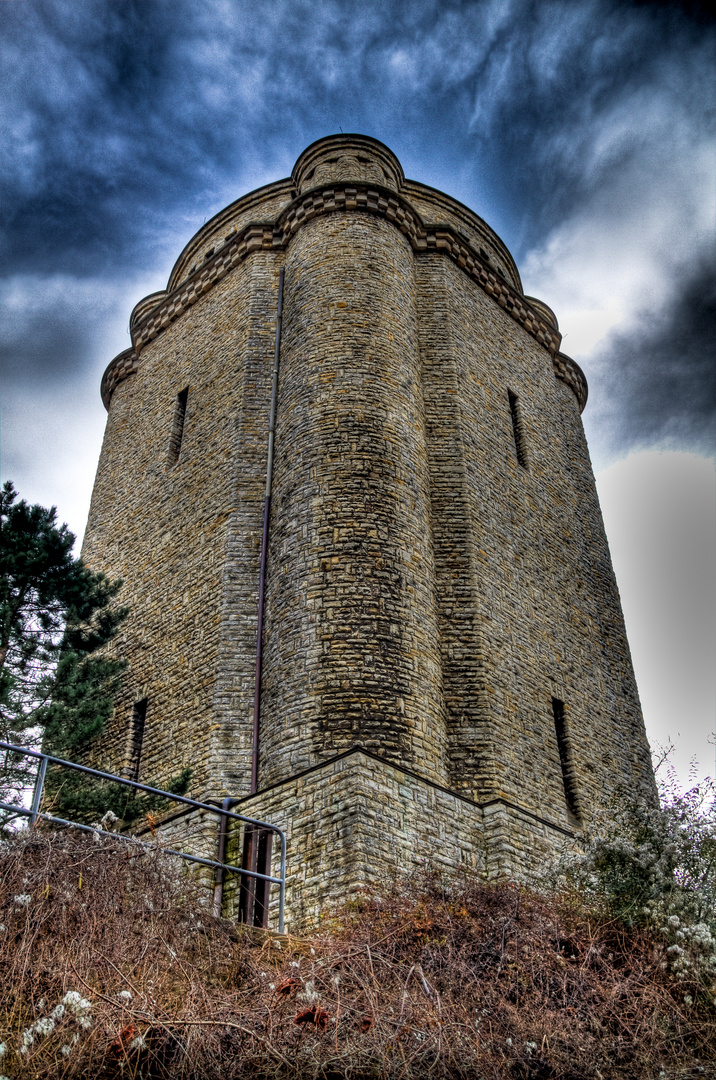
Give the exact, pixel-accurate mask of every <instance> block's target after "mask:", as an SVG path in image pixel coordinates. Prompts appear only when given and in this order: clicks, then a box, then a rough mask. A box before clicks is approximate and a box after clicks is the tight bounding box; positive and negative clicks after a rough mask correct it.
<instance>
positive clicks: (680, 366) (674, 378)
mask: <svg viewBox="0 0 716 1080" xmlns="http://www.w3.org/2000/svg"><path fill="white" fill-rule="evenodd" d="M589 370H590V386H591V391H590V392H591V402H590V406H591V413H592V415H588V416H586V417H585V420H586V421H587V426H588V430H589V431H590V433H591V440H590V441H591V442H593V444H594V447H595V448H601V450H602V452H603V453H604V454H605V455H606V456H611V457H616V456H622V455H623V454H625V453H627V452H628V451H630V450H635V449H641V448H644V447H649V446H658V447H662V448H668V449H683V450H691V451H694V452H696V453H701V454H705V455H710V454H714V453H716V257H715V256H714V255H713V253H710V257H709V258H704V259H702V260H700V261H698V262H697V264H696V265H695V266H692V267H687V268H684V270H683V273H682V276H681V278H680V279H679V281H678V282H677V283H676V291H675V293H674V295H673V297H672V299H671V301H670V303H669V304H668V305H667V306H666V308H665V309H664V310H663V311H660V312H659V313H658V314H653V313H652V314H649V315H648V316H647V317H646V318H643V319H639V320H637V322H636V325H635V326H634V327H633V328H632V329H630V330H629V331H628V332H616V333H613V334H611V335H609V337H608V338H607V340H606V342H605V343H604V344H603V346H602V347H601V348H600V349H599V350H598V352H597V354H596V355H595V356H594V357H593V359H592V361H591V363H590V365H589Z"/></svg>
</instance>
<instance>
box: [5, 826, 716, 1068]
mask: <svg viewBox="0 0 716 1080" xmlns="http://www.w3.org/2000/svg"><path fill="white" fill-rule="evenodd" d="M17 898H19V899H17ZM25 898H29V899H25ZM0 923H1V924H2V925H3V926H4V930H3V931H0V965H1V970H0V980H1V983H2V990H1V993H2V998H1V1000H0V1042H2V1043H4V1044H5V1046H6V1052H5V1054H4V1056H2V1057H0V1074H4V1075H5V1076H8V1077H11V1078H15V1077H28V1078H30V1077H32V1078H37V1080H61V1078H69V1077H73V1078H75V1077H86V1078H88V1080H89V1078H92V1080H94V1078H103V1077H120V1076H121V1077H124V1078H129V1077H132V1078H134V1077H136V1078H139V1077H155V1078H171V1080H232V1078H238V1077H257V1078H269V1077H306V1078H308V1077H316V1078H318V1077H324V1078H330V1080H339V1078H356V1080H359V1078H360V1080H368V1078H369V1077H370V1078H376V1080H378V1078H386V1080H387V1078H391V1080H415V1078H424V1077H434V1078H436V1080H438V1078H447V1077H451V1078H453V1077H454V1078H458V1077H459V1078H465V1080H468V1078H470V1080H472V1078H474V1080H478V1078H479V1080H497V1078H510V1080H512V1078H515V1080H552V1078H553V1080H582V1078H595V1080H600V1078H602V1080H609V1078H616V1077H624V1078H627V1077H628V1078H630V1080H657V1078H658V1077H662V1078H671V1077H676V1076H679V1077H693V1078H694V1080H695V1078H696V1077H703V1076H706V1077H709V1076H710V1077H713V1076H716V1069H715V1068H714V1062H715V1061H716V1009H715V1008H714V1002H713V996H714V987H711V988H707V987H705V986H703V985H702V984H697V983H696V982H691V983H689V982H683V981H682V982H679V981H677V980H675V979H674V978H673V977H672V976H671V975H670V974H669V972H668V970H667V969H665V967H664V960H665V957H664V952H663V946H662V945H661V944H660V943H659V942H657V941H654V940H653V939H651V938H649V937H648V936H646V935H645V934H643V933H641V932H635V931H627V930H625V929H623V928H619V927H618V926H615V925H593V924H592V923H591V922H590V919H589V916H588V914H587V913H585V912H584V911H579V910H575V909H573V908H572V909H569V908H566V907H564V906H560V905H559V904H558V903H557V904H555V903H554V902H553V901H548V900H547V899H545V898H540V897H538V896H535V895H533V894H530V893H529V892H526V891H524V890H521V889H517V888H514V887H510V886H509V885H498V886H494V885H491V886H487V885H482V884H479V883H477V882H475V881H467V880H466V881H462V882H461V881H453V882H452V883H451V884H450V886H449V889H448V888H445V887H443V886H442V885H441V883H440V882H439V881H438V880H437V879H436V878H431V877H430V876H426V877H425V878H424V880H422V881H421V882H417V881H413V882H412V883H408V884H407V885H405V884H404V885H403V886H402V888H400V889H398V888H393V889H392V890H388V895H387V896H386V898H385V899H384V900H382V901H376V900H366V901H365V903H364V904H362V905H357V906H354V907H353V909H352V910H350V911H348V912H346V913H344V914H343V915H342V916H341V917H340V918H336V919H334V920H332V921H331V922H330V924H328V923H327V924H326V927H325V928H324V930H323V932H322V933H321V934H320V935H316V936H315V937H313V938H311V939H310V940H309V939H308V938H304V939H300V940H299V939H295V940H292V939H284V940H283V941H282V942H281V943H280V944H281V948H277V947H276V942H275V941H274V940H272V939H270V938H261V939H259V940H257V939H256V937H254V936H252V935H251V934H249V933H248V932H247V931H245V930H244V929H242V928H241V927H236V926H235V925H232V924H230V923H228V922H225V921H216V920H213V919H212V918H211V917H210V916H209V914H208V913H207V911H206V909H205V908H203V907H202V906H201V904H200V902H199V897H198V895H197V893H196V892H195V890H194V889H193V887H192V885H191V883H190V882H189V881H188V880H187V878H186V877H184V876H182V873H181V871H180V870H179V869H178V867H177V864H176V862H175V861H170V859H169V857H168V856H165V855H163V854H162V853H161V851H159V850H157V851H156V852H153V853H152V854H150V855H147V854H142V853H141V851H140V850H139V849H135V848H132V847H129V846H128V845H127V844H123V843H121V842H120V841H111V840H102V841H101V842H95V841H94V840H93V839H92V838H91V837H89V838H88V837H86V836H76V835H72V834H69V833H65V834H49V833H44V832H35V833H33V834H30V835H26V836H25V837H23V838H17V839H15V840H12V841H11V842H9V843H7V844H3V845H2V847H1V848H0ZM72 991H75V992H77V995H78V996H79V998H80V999H81V1000H80V1002H78V1001H77V998H75V997H70V998H69V999H67V998H66V995H67V994H68V992H72ZM120 995H123V997H120ZM129 995H131V1000H130V999H129ZM123 998H124V1000H123ZM688 998H691V999H692V1004H688V1003H687V1000H685V999H688ZM63 999H65V1001H66V1002H67V1004H66V1005H65V1008H64V1012H63V1014H62V1015H61V1016H59V1015H58V1014H57V1013H56V1014H55V1018H54V1027H53V1028H52V1030H46V1029H48V1028H49V1027H50V1025H49V1024H45V1025H44V1029H45V1033H43V1025H42V1023H40V1022H41V1021H42V1020H43V1019H47V1018H51V1017H52V1014H53V1010H55V1009H56V1007H57V1006H58V1005H59V1004H61V1003H62V1001H63ZM38 1023H39V1029H38V1026H37V1025H38ZM28 1029H31V1030H32V1035H33V1039H32V1042H29V1041H28V1040H27V1039H26V1040H25V1046H26V1052H25V1053H20V1052H19V1051H20V1049H21V1047H22V1043H23V1032H26V1031H28ZM63 1048H65V1049H64V1051H63Z"/></svg>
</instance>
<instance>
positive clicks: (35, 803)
mask: <svg viewBox="0 0 716 1080" xmlns="http://www.w3.org/2000/svg"><path fill="white" fill-rule="evenodd" d="M0 750H5V751H10V752H11V753H13V754H21V755H23V756H24V757H29V758H35V759H36V760H37V761H38V762H39V765H38V769H37V776H36V778H35V786H34V789H33V792H32V801H31V803H30V807H29V808H27V807H24V806H13V805H11V804H9V803H4V802H0V810H9V811H10V812H12V813H13V814H19V815H21V816H23V817H28V818H29V819H30V826H33V825H34V824H35V822H36V821H38V819H39V820H41V821H47V822H49V823H50V824H53V825H66V826H68V827H69V828H72V829H82V830H83V831H84V832H91V833H98V834H99V835H101V836H111V837H113V838H114V839H119V840H127V841H130V842H131V843H134V844H139V845H140V846H141V847H145V848H151V847H152V846H153V845H152V844H151V843H145V842H144V841H142V840H138V839H137V838H136V837H135V836H128V835H126V834H125V833H113V832H109V831H107V830H106V829H101V828H98V827H97V826H96V825H82V824H80V822H78V821H67V820H66V819H65V818H60V817H55V816H54V815H53V814H46V813H43V812H42V811H41V810H40V806H41V803H42V793H43V789H44V786H45V775H46V773H47V765H48V763H49V764H51V765H61V766H63V767H64V768H67V769H73V770H74V771H75V772H80V773H85V774H86V775H87V776H96V777H98V778H99V779H100V780H109V781H111V782H112V783H114V784H124V785H125V787H131V788H134V789H135V790H136V791H144V792H146V793H147V794H148V795H159V796H161V797H162V798H164V799H171V800H172V801H173V802H178V803H183V804H184V805H185V806H190V807H193V808H194V809H195V810H205V811H208V813H210V814H216V815H217V817H218V818H219V819H221V820H223V821H226V819H227V818H233V819H234V820H235V821H241V822H243V823H244V824H246V825H252V826H254V827H256V828H259V829H268V830H269V831H270V832H273V833H276V835H277V836H278V837H279V839H280V841H281V869H280V873H279V877H272V876H271V875H270V874H260V873H258V871H255V870H245V869H243V867H240V866H233V865H232V864H231V863H225V862H217V861H216V860H214V859H202V858H201V857H200V856H198V855H190V854H189V853H188V852H186V851H175V850H174V849H173V848H162V850H163V851H165V852H166V853H167V854H168V855H176V856H177V857H178V858H180V859H184V860H185V861H186V862H193V863H199V864H200V865H201V866H210V867H212V868H213V869H214V870H220V871H225V870H228V871H230V873H232V874H239V875H241V876H243V877H248V878H259V879H261V880H262V881H266V882H268V884H269V889H270V887H271V885H278V886H279V902H278V932H279V933H280V934H282V933H283V921H284V920H283V915H284V907H285V903H286V836H285V834H284V833H283V832H282V831H281V829H279V828H278V826H277V825H270V824H269V823H268V822H267V821H259V820H258V819H257V818H250V817H245V816H244V815H243V814H235V813H234V812H233V811H232V810H229V809H228V808H225V807H219V806H212V804H211V803H204V802H199V801H198V800H197V799H189V798H188V797H187V796H186V795H174V794H172V792H170V791H162V789H161V788H154V787H149V785H148V784H140V783H139V781H138V780H127V779H125V777H123V776H114V775H113V774H112V773H106V772H101V771H100V770H99V769H90V768H89V766H87V765H78V764H77V763H76V762H74V761H65V760H64V759H63V758H58V757H53V756H52V754H42V753H40V752H39V751H38V750H28V749H26V748H25V747H22V746H15V745H14V744H13V743H7V742H2V741H0ZM160 828H161V824H160Z"/></svg>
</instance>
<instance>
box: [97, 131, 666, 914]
mask: <svg viewBox="0 0 716 1080" xmlns="http://www.w3.org/2000/svg"><path fill="white" fill-rule="evenodd" d="M281 271H283V275H284V276H283V282H284V284H283V319H282V323H283V330H282V336H281V340H280V375H279V381H278V397H277V401H276V413H275V415H276V423H275V444H274V449H275V454H274V464H273V483H272V489H271V501H270V515H269V517H268V528H267V533H266V540H267V546H266V558H265V566H266V574H265V591H264V598H263V633H262V650H263V651H262V658H261V675H260V694H259V695H258V698H259V700H258V705H259V708H258V710H257V713H258V743H256V741H255V737H254V690H255V686H256V652H257V620H258V597H259V591H260V580H259V579H260V565H261V547H262V519H263V514H264V506H265V502H264V495H265V490H264V489H265V483H266V471H267V441H268V426H269V412H270V402H271V390H272V371H273V366H274V342H275V336H276V325H277V313H278V306H277V305H278V293H279V277H280V274H281ZM131 334H132V348H131V349H129V350H127V351H126V352H124V353H122V354H120V355H119V356H118V357H116V358H115V359H114V360H113V361H112V363H111V364H110V365H109V367H108V368H107V371H106V372H105V375H104V378H103V382H102V395H103V399H104V402H105V405H106V407H107V409H108V414H109V415H108V422H107V431H106V435H105V440H104V445H103V449H102V454H101V458H100V463H99V469H98V473H97V480H96V484H95V489H94V495H93V499H92V506H91V510H90V517H89V523H88V527H87V533H86V539H85V546H84V557H85V559H86V561H87V562H88V563H89V564H90V566H92V567H93V568H94V569H98V570H99V569H101V570H104V571H105V572H106V573H108V574H109V575H110V576H112V577H122V578H123V579H124V581H125V586H124V590H123V602H124V603H127V604H129V606H130V607H131V614H130V616H129V618H128V620H127V622H126V623H125V625H124V627H123V629H122V633H121V637H120V638H119V639H118V640H117V642H116V643H115V649H116V650H117V651H118V652H119V653H120V654H121V655H122V656H124V657H125V658H126V659H127V660H128V662H129V667H128V672H127V675H126V678H125V684H124V689H123V692H122V695H121V696H120V699H119V700H118V702H117V706H116V710H115V714H114V719H113V721H112V724H111V725H110V727H109V728H108V730H107V734H106V737H105V739H104V743H103V747H102V763H103V765H104V766H105V767H109V768H111V769H112V770H113V771H120V770H124V771H125V773H127V774H129V775H133V776H136V775H139V776H140V778H141V779H142V780H146V782H148V783H152V784H155V785H157V786H163V785H165V784H166V783H167V782H169V780H170V779H171V777H172V776H174V775H176V773H177V772H178V771H179V770H180V768H181V767H183V766H189V767H191V769H192V785H191V791H190V793H191V794H192V795H195V796H196V797H199V798H202V799H221V798H223V797H225V796H227V795H231V796H237V797H239V798H240V799H241V802H240V804H239V805H238V806H237V810H238V811H239V812H241V813H245V814H249V815H251V816H256V817H261V818H263V819H264V820H269V821H273V822H275V823H276V824H278V825H281V826H282V827H285V828H286V829H287V831H288V839H289V848H288V866H289V878H290V882H291V889H290V915H291V917H292V918H293V920H294V925H296V924H297V921H300V920H301V919H304V920H305V919H306V918H309V917H311V916H312V915H313V913H315V911H316V910H318V908H319V907H320V905H321V904H323V903H324V902H325V901H326V900H330V899H333V898H338V897H340V896H342V895H344V894H345V893H347V892H349V891H350V890H351V889H352V888H353V887H355V886H356V885H360V884H361V883H367V882H370V881H371V880H372V879H373V878H374V877H375V876H376V875H377V874H379V873H380V872H381V871H383V870H385V869H386V868H389V867H393V866H398V867H408V866H410V865H411V863H413V862H414V861H415V860H416V859H419V858H422V857H433V858H437V859H438V860H442V861H443V862H445V863H447V864H450V865H458V864H460V863H468V864H471V865H480V866H482V867H483V868H484V869H485V871H486V872H487V873H493V874H494V873H499V872H507V873H509V872H514V871H518V870H520V869H525V868H528V867H530V866H532V865H535V864H539V863H540V862H542V861H543V860H544V859H545V857H547V856H549V855H550V854H551V853H553V852H554V851H555V850H556V849H557V848H558V847H559V846H560V845H561V844H563V843H564V841H565V839H566V838H569V837H570V836H572V835H574V833H575V832H576V831H578V830H579V828H580V827H581V825H582V824H583V823H584V822H586V821H587V820H588V819H589V817H590V814H592V813H593V811H594V808H595V807H596V806H597V805H598V804H599V803H600V802H603V801H604V800H605V798H608V797H609V795H610V793H611V792H613V791H614V789H615V787H616V786H617V785H619V784H627V785H630V786H631V787H633V788H638V789H641V790H642V791H643V792H645V793H646V794H647V796H649V797H652V796H653V790H654V789H653V776H652V771H651V764H650V756H649V748H648V744H647V741H646V737H645V733H644V726H643V721H642V717H641V712H640V708H639V702H638V696H637V690H636V685H635V682H634V676H633V672H632V666H631V661H630V656H629V648H628V645H627V640H626V635H625V630H624V624H623V619H622V614H621V608H620V602H619V596H618V592H617V588H616V584H615V580H614V574H613V571H612V567H611V561H610V557H609V551H608V547H607V541H606V537H605V534H604V528H603V524H602V519H601V514H600V510H599V504H598V501H597V495H596V490H595V485H594V478H593V475H592V469H591V465H590V461H589V455H588V452H587V447H586V444H585V439H584V432H583V428H582V422H581V418H580V412H581V410H582V409H583V408H584V405H585V403H586V398H587V387H586V382H585V379H584V376H583V374H582V372H581V370H580V369H579V367H578V366H577V365H576V364H575V363H574V361H572V360H571V359H570V358H569V357H567V356H565V355H564V354H563V353H561V352H560V351H559V345H560V333H559V330H558V326H557V320H556V319H555V317H554V315H553V313H552V312H551V310H550V309H549V308H548V307H547V306H546V305H545V304H544V303H542V302H541V301H539V300H535V299H534V298H532V297H526V296H524V294H523V292H522V287H521V284H520V278H519V274H518V271H517V268H516V266H515V264H514V262H513V260H512V258H511V256H510V254H509V252H508V251H507V249H506V248H505V245H504V244H503V243H502V242H501V241H500V239H499V238H498V237H497V236H496V235H495V233H494V232H493V231H492V230H491V229H490V228H489V226H487V225H486V224H485V222H484V221H482V220H481V219H480V218H479V217H477V215H476V214H474V213H473V212H472V211H470V210H468V209H467V208H466V207H464V206H462V205H461V204H460V203H458V202H456V201H455V200H454V199H451V198H450V197H449V196H447V195H444V194H443V193H442V192H439V191H436V190H434V189H432V188H429V187H426V186H425V185H423V184H420V183H417V182H415V181H412V180H406V179H405V177H404V175H403V171H402V168H401V166H400V162H399V161H398V160H397V158H396V157H395V155H394V154H393V153H392V152H391V151H390V150H389V149H388V148H387V147H385V146H383V145H382V144H381V143H379V142H377V141H375V140H374V139H370V138H366V137H364V136H358V135H345V136H344V135H336V136H331V137H329V138H325V139H321V140H319V141H318V142H316V143H314V144H313V145H311V146H309V147H308V149H307V150H305V151H304V152H303V153H302V154H301V156H300V157H299V159H298V161H297V162H296V165H295V167H294V170H293V173H292V175H291V177H290V178H288V179H285V180H280V181H278V182H276V183H274V184H269V185H268V186H266V187H263V188H260V189H259V190H258V191H255V192H252V193H251V194H249V195H246V196H244V197H243V198H241V199H239V200H238V201H237V202H235V203H233V204H232V205H231V206H229V207H227V208H226V209H225V210H223V211H222V212H221V213H219V214H217V216H216V217H214V218H213V219H212V220H211V221H210V222H208V223H207V224H206V225H204V227H203V228H202V229H201V230H200V231H199V232H198V233H197V235H196V236H195V237H194V238H193V239H192V240H191V241H190V242H189V244H188V245H187V247H186V248H185V250H184V251H183V253H182V254H181V256H180V257H179V260H178V262H177V263H176V266H175V267H174V270H173V271H172V274H171V276H170V279H169V282H168V285H167V290H166V292H161V293H155V294H153V295H151V296H148V297H147V298H146V299H144V300H142V301H141V302H140V303H139V304H138V305H137V306H136V308H135V309H134V311H133V313H132V317H131ZM252 753H255V754H257V757H258V775H257V776H256V777H255V780H256V782H255V783H254V784H253V790H252V783H251V777H252Z"/></svg>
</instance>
